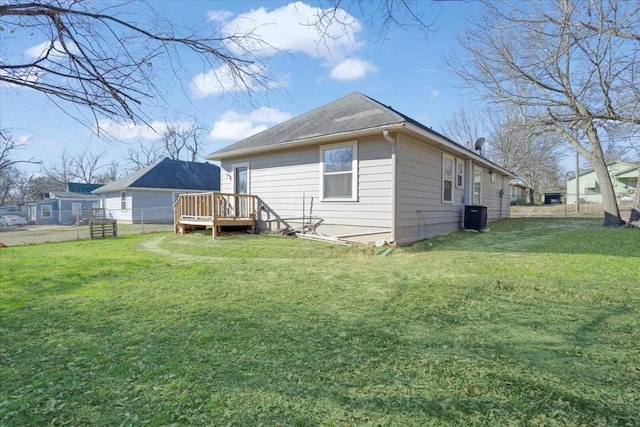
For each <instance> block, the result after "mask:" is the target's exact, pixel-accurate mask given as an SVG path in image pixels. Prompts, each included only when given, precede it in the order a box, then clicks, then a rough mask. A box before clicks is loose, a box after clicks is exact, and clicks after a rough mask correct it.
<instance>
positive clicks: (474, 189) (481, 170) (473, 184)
mask: <svg viewBox="0 0 640 427" xmlns="http://www.w3.org/2000/svg"><path fill="white" fill-rule="evenodd" d="M476 170H479V171H480V194H478V202H477V203H476V202H475V200H473V196H474V193H475V191H476ZM472 173H473V179H472V185H471V204H472V205H481V204H482V180H483V179H484V169H483V168H482V167H480V166H478V165H473V167H472Z"/></svg>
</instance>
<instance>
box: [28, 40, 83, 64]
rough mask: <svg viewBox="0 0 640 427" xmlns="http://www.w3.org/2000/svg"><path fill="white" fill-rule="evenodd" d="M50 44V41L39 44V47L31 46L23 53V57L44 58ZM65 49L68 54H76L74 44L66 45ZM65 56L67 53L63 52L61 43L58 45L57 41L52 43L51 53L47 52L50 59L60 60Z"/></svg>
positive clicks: (76, 49) (76, 50)
mask: <svg viewBox="0 0 640 427" xmlns="http://www.w3.org/2000/svg"><path fill="white" fill-rule="evenodd" d="M51 46H52V44H51V42H50V41H46V42H43V43H40V44H39V45H36V46H32V47H30V48H29V49H27V50H25V51H24V54H25V56H27V57H29V58H36V59H37V58H42V57H43V56H45V55H46V54H47V51H48V50H49V49H50V48H51ZM66 46H67V49H68V50H69V52H71V53H78V48H77V47H76V45H75V44H73V43H68V44H67V45H66ZM65 56H67V53H66V52H65V50H64V48H63V47H62V43H60V42H59V41H57V40H56V41H55V42H53V50H52V51H51V52H49V57H50V58H62V57H65Z"/></svg>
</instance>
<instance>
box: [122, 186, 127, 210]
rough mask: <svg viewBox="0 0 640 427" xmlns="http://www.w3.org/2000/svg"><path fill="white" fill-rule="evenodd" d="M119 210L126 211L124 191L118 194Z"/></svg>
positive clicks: (125, 194)
mask: <svg viewBox="0 0 640 427" xmlns="http://www.w3.org/2000/svg"><path fill="white" fill-rule="evenodd" d="M120 210H121V211H126V210H127V193H126V192H124V191H123V192H121V193H120Z"/></svg>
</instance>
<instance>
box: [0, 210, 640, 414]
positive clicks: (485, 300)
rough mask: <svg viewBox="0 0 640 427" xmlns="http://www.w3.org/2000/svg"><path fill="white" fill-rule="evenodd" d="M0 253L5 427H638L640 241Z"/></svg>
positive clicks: (544, 239) (575, 223)
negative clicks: (384, 250)
mask: <svg viewBox="0 0 640 427" xmlns="http://www.w3.org/2000/svg"><path fill="white" fill-rule="evenodd" d="M600 223H601V220H599V219H598V220H561V219H521V220H507V221H503V222H500V223H492V224H491V225H490V226H491V231H490V232H488V233H473V232H457V233H453V234H450V235H448V236H444V237H439V238H436V239H432V240H430V241H426V242H422V243H420V244H417V245H414V246H412V247H408V248H401V249H394V251H393V252H392V253H391V255H389V256H387V257H380V256H375V253H376V252H377V251H378V250H379V249H378V248H371V247H344V246H334V245H332V244H328V243H324V242H312V241H306V240H301V239H293V238H284V237H276V236H251V235H245V236H237V237H227V238H220V239H216V240H212V239H211V237H210V235H209V234H207V235H205V234H197V233H194V234H191V235H187V236H175V235H172V234H164V233H163V234H151V235H144V236H132V237H123V238H118V239H111V240H99V241H78V242H67V243H50V244H41V245H32V246H16V247H8V248H0V425H1V426H45V425H55V426H58V425H73V426H85V425H87V426H89V425H91V426H143V425H153V426H156V425H163V426H164V425H185V426H187V425H189V426H191V425H195V426H209V425H215V426H226V425H231V426H259V425H264V426H360V425H361V426H425V425H437V426H441V425H456V426H459V425H464V426H472V425H496V426H519V425H521V426H533V425H540V426H636V425H640V230H632V229H623V228H620V229H605V228H603V227H601V226H600Z"/></svg>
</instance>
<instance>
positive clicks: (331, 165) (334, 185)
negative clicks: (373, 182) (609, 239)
mask: <svg viewBox="0 0 640 427" xmlns="http://www.w3.org/2000/svg"><path fill="white" fill-rule="evenodd" d="M357 174H358V145H357V143H356V142H355V141H354V142H349V143H345V144H333V145H324V146H322V147H320V175H321V176H320V190H321V194H322V199H323V200H357V198H358V175H357Z"/></svg>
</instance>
